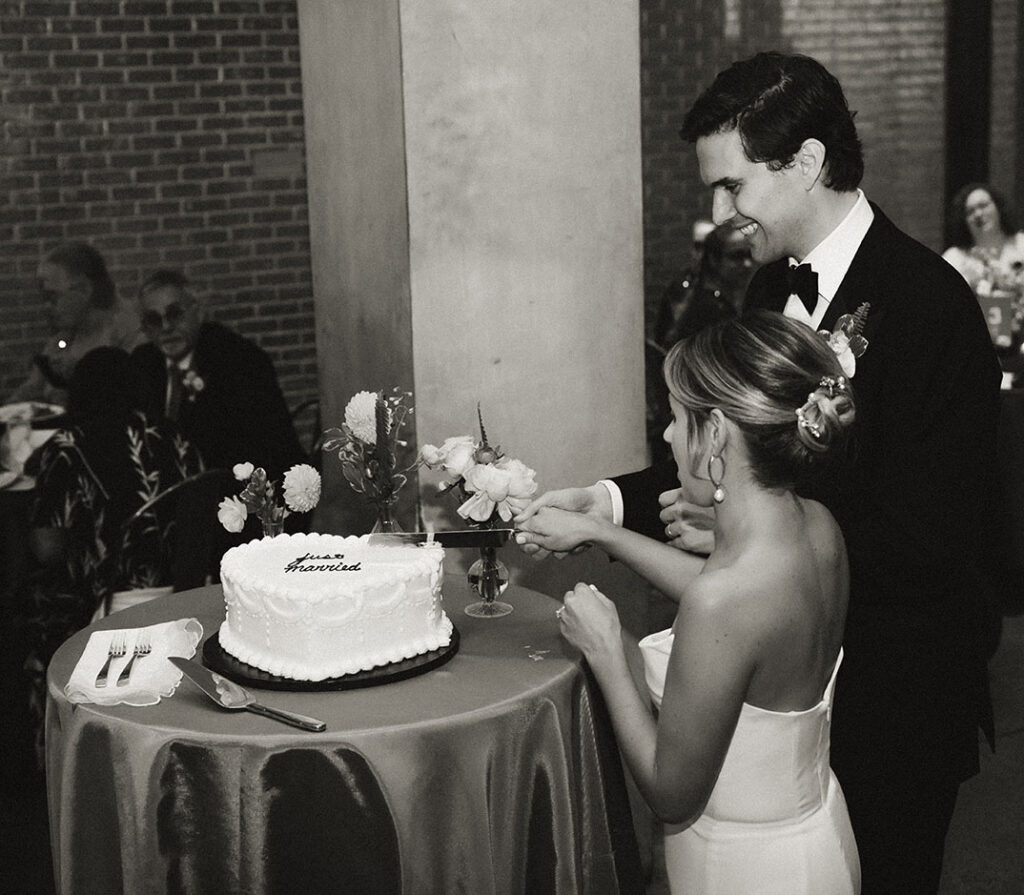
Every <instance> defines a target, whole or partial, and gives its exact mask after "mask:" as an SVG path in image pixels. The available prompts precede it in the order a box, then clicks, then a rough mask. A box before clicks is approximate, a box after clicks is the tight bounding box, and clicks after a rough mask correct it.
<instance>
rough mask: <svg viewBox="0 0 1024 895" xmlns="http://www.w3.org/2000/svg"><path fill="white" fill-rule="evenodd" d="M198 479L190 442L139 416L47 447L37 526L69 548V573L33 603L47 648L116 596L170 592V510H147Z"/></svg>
mask: <svg viewBox="0 0 1024 895" xmlns="http://www.w3.org/2000/svg"><path fill="white" fill-rule="evenodd" d="M201 470H202V462H201V460H200V458H199V454H198V453H197V451H196V450H195V448H194V447H193V446H192V445H191V444H190V443H189V442H187V441H185V440H184V439H183V438H182V437H181V436H180V435H179V434H178V433H177V431H176V430H175V429H174V428H173V427H172V426H171V425H170V424H167V423H163V422H161V423H159V424H157V425H153V424H151V423H149V422H148V421H147V419H146V417H145V416H144V415H143V414H142V413H140V412H134V413H132V414H130V415H129V416H128V417H127V418H125V419H122V420H117V421H111V420H96V421H91V422H90V423H88V424H86V425H83V426H79V427H74V428H69V429H62V430H60V431H59V432H57V433H56V434H55V435H54V436H53V438H51V439H50V440H49V441H48V442H47V443H46V445H44V447H43V448H42V449H41V451H40V455H39V468H38V471H37V474H36V500H35V505H34V507H33V511H32V518H31V523H32V527H33V528H50V529H57V530H59V531H61V532H62V533H63V535H64V541H65V553H64V563H63V568H61V569H59V570H57V571H55V572H51V573H50V574H49V575H47V576H46V577H45V580H43V581H41V582H40V584H41V587H39V588H37V593H36V594H35V595H34V600H35V602H37V603H40V602H41V603H42V604H44V605H39V606H38V607H37V608H38V609H39V610H41V611H40V612H39V613H38V615H37V619H36V620H37V621H38V622H40V623H42V624H44V625H45V626H46V628H47V629H48V632H47V633H48V636H47V637H46V638H45V639H46V640H51V641H52V640H53V639H55V638H59V639H58V640H57V642H58V643H59V642H60V639H63V638H64V637H67V636H70V634H72V633H74V631H75V630H78V628H80V627H82V626H83V625H84V624H86V623H87V622H88V621H89V618H90V617H91V616H92V614H93V612H94V611H95V610H96V608H97V607H98V606H99V605H100V604H101V603H102V602H103V601H104V600H105V599H107V598H108V597H109V596H110V595H111V594H113V593H114V592H115V591H119V590H132V589H135V588H142V587H159V586H162V585H166V584H170V583H171V579H170V562H171V555H170V547H171V543H172V540H171V538H172V535H173V531H174V526H175V510H174V501H173V500H165V501H156V502H155V503H153V504H152V505H151V506H148V507H147V504H149V502H150V501H152V500H153V499H154V498H156V497H157V496H158V495H160V494H162V493H163V492H165V491H166V490H167V489H168V488H170V487H172V486H173V485H175V484H177V483H179V482H181V481H183V480H184V479H186V478H188V477H189V476H191V475H193V474H195V473H197V472H200V471H201ZM144 507H147V508H145V509H142V508H144ZM140 509H142V512H139V511H140ZM55 646H56V644H54V648H55Z"/></svg>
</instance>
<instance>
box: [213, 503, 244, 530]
mask: <svg viewBox="0 0 1024 895" xmlns="http://www.w3.org/2000/svg"><path fill="white" fill-rule="evenodd" d="M248 514H249V511H248V510H247V509H246V507H245V504H244V503H242V501H240V500H239V499H238V498H237V497H225V498H224V499H223V500H222V501H221V502H220V506H218V508H217V519H218V520H219V521H220V524H221V525H223V526H224V527H225V528H226V529H227V530H228V531H232V532H236V533H237V532H240V531H241V530H242V529H243V528H245V517H246V516H247V515H248Z"/></svg>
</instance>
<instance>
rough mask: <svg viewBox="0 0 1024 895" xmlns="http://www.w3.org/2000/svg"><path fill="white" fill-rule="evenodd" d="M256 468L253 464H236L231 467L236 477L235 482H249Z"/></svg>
mask: <svg viewBox="0 0 1024 895" xmlns="http://www.w3.org/2000/svg"><path fill="white" fill-rule="evenodd" d="M253 469H255V467H254V466H253V465H252V464H251V463H236V464H235V465H234V466H232V467H231V474H232V475H233V476H234V477H235V481H238V482H247V481H249V476H251V475H252V471H253Z"/></svg>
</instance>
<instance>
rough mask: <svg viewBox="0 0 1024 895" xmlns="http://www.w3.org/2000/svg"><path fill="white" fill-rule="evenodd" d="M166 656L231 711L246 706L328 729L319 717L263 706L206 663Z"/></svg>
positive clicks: (293, 722) (296, 724)
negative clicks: (309, 716) (213, 670)
mask: <svg viewBox="0 0 1024 895" xmlns="http://www.w3.org/2000/svg"><path fill="white" fill-rule="evenodd" d="M167 658H168V659H170V660H171V661H172V662H173V663H174V664H175V665H177V666H178V668H180V669H181V670H182V671H183V672H184V673H185V677H187V678H188V679H189V680H190V681H192V683H193V684H195V685H196V686H197V687H198V688H199V689H200V690H202V691H203V692H204V693H205V694H206V695H207V696H209V697H210V699H212V700H213V701H214V702H215V703H217V705H219V706H220V707H221V708H224V709H231V710H232V711H235V710H240V709H245V710H246V711H249V712H255V713H256V714H257V715H263V716H265V717H267V718H273V719H274V720H275V721H283V722H284V723H285V724H291V725H292V726H293V727H298V728H300V729H302V730H311V731H314V732H315V733H319V732H320V731H322V730H326V729H327V725H326V724H325V723H324V722H323V721H318V720H317V719H316V718H307V717H306V716H305V715H297V714H295V713H294V712H286V711H285V710H284V709H275V708H271V707H270V706H268V705H260V704H259V703H258V702H256V701H255V699H254V698H253V695H252V694H251V693H250V692H249V691H248V690H246V689H245V688H244V687H239V686H238V684H236V683H235V682H234V681H229V680H228V679H227V678H226V677H223V676H221V675H219V674H215V673H214V672H212V671H210V669H209V668H207V667H206V666H205V665H200V664H199V663H198V662H193V661H192V660H191V659H183V658H181V656H168V657H167Z"/></svg>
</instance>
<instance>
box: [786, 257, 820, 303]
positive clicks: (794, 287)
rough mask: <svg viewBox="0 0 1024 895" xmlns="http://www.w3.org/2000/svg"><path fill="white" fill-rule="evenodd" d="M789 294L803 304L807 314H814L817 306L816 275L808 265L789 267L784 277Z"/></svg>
mask: <svg viewBox="0 0 1024 895" xmlns="http://www.w3.org/2000/svg"><path fill="white" fill-rule="evenodd" d="M786 283H787V285H788V286H789V294H790V295H796V296H798V297H799V298H800V301H802V302H803V303H804V307H805V308H807V313H808V314H813V313H814V308H815V307H816V305H817V304H818V275H817V274H816V273H815V272H814V268H813V267H811V265H810V264H799V265H796V266H795V267H790V268H789V272H788V273H787V275H786Z"/></svg>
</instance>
